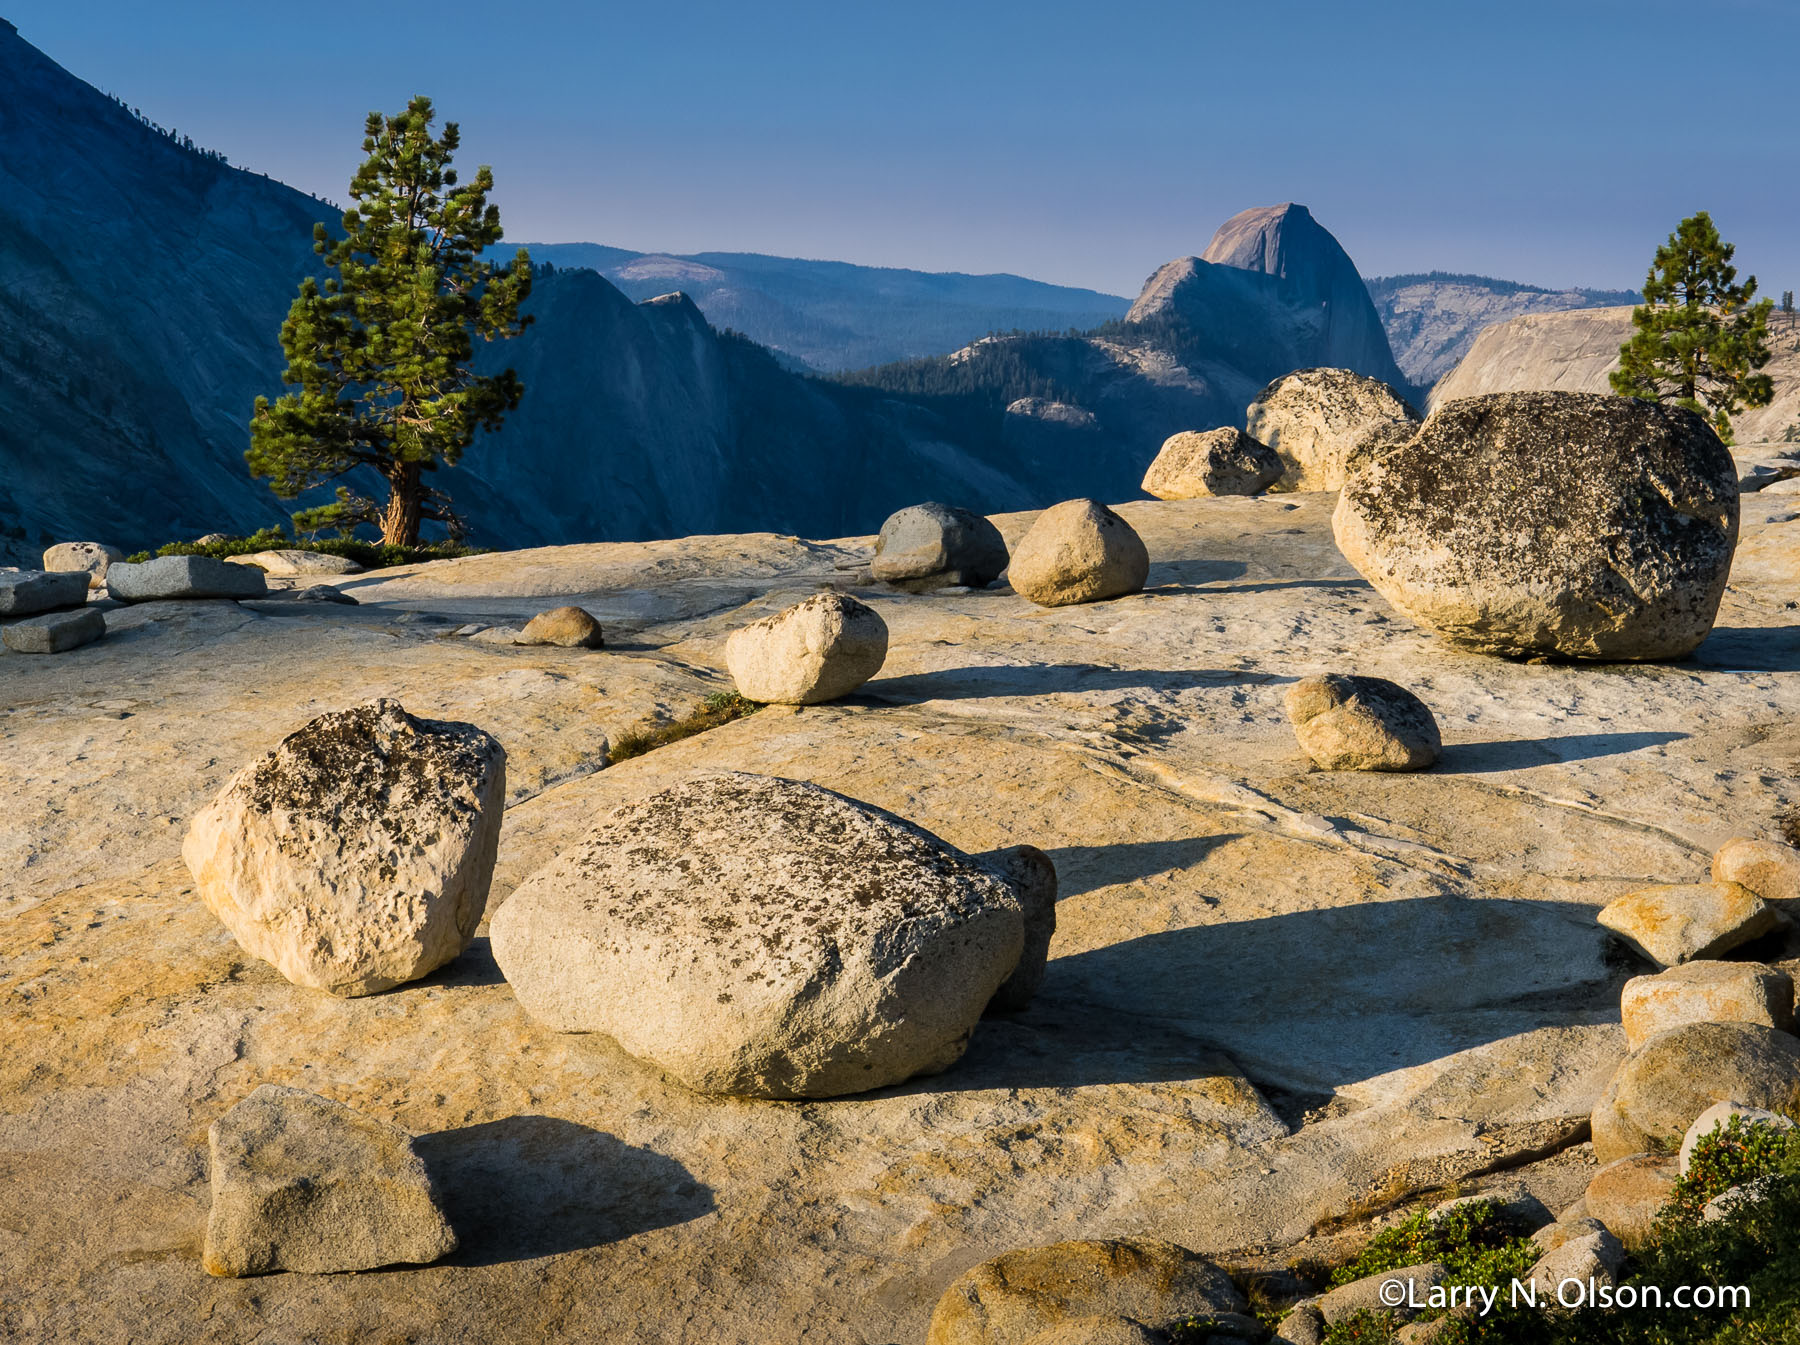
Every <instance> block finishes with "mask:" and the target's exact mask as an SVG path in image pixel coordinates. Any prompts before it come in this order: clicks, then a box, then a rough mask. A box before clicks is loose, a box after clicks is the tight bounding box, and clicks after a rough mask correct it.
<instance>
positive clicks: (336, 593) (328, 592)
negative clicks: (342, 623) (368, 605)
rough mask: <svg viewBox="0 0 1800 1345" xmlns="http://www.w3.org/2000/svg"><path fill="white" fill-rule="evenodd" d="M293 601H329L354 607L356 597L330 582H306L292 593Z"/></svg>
mask: <svg viewBox="0 0 1800 1345" xmlns="http://www.w3.org/2000/svg"><path fill="white" fill-rule="evenodd" d="M294 601H295V602H330V603H336V604H337V605H338V606H340V607H355V606H356V605H357V603H356V599H355V598H353V597H351V596H350V595H349V594H348V593H346V592H344V591H343V590H342V589H339V588H333V587H332V586H331V585H330V584H308V585H307V586H306V587H305V588H303V589H300V590H298V591H297V592H295V594H294Z"/></svg>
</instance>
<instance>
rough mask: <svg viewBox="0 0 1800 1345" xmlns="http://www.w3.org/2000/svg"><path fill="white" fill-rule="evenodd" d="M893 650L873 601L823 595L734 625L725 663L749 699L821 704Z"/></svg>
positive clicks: (866, 675) (851, 687)
mask: <svg viewBox="0 0 1800 1345" xmlns="http://www.w3.org/2000/svg"><path fill="white" fill-rule="evenodd" d="M887 649H888V628H887V622H885V621H883V620H882V619H881V616H880V614H879V613H877V612H876V611H875V610H874V609H873V608H872V607H870V606H869V605H868V604H867V603H863V602H859V601H858V600H857V599H855V598H852V597H850V596H849V595H848V594H844V593H820V594H816V595H814V596H813V597H810V598H807V599H806V600H805V601H804V602H798V603H795V604H794V605H793V606H792V607H789V608H786V609H784V610H782V611H780V612H777V613H776V614H775V615H774V616H769V617H764V618H763V619H762V620H760V621H753V622H751V623H750V624H749V625H748V626H742V627H740V628H739V629H737V630H735V631H733V632H732V633H731V638H730V639H729V640H727V641H726V642H725V666H726V667H727V668H729V669H730V671H731V680H732V681H734V682H736V683H737V689H738V691H739V692H740V693H741V694H742V695H744V696H746V697H747V698H749V699H750V700H753V701H763V702H765V703H770V704H780V705H820V704H823V703H824V702H826V701H834V700H837V699H838V698H839V697H840V696H848V695H849V694H850V693H851V692H852V691H855V690H856V689H857V688H858V687H859V686H861V685H862V684H863V683H864V682H866V681H868V680H869V679H870V678H871V677H873V676H874V675H875V674H876V673H878V672H880V671H881V665H882V663H883V662H885V661H886V659H887Z"/></svg>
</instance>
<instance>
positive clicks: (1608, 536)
mask: <svg viewBox="0 0 1800 1345" xmlns="http://www.w3.org/2000/svg"><path fill="white" fill-rule="evenodd" d="M1332 525H1333V529H1334V531H1335V532H1336V535H1337V544H1338V548H1339V549H1340V550H1341V551H1342V552H1343V553H1344V556H1345V558H1346V559H1347V560H1349V562H1350V563H1351V564H1352V565H1354V566H1355V567H1356V568H1357V569H1358V570H1359V571H1360V572H1361V573H1362V575H1363V577H1364V578H1366V579H1367V580H1368V581H1369V582H1370V583H1371V584H1373V585H1374V586H1375V587H1376V588H1377V589H1378V590H1379V591H1380V592H1381V595H1382V596H1383V597H1385V598H1386V599H1387V600H1388V601H1389V602H1391V603H1392V604H1393V605H1394V606H1395V607H1397V608H1399V609H1400V610H1401V611H1402V612H1404V613H1405V614H1406V615H1407V616H1409V617H1411V618H1413V620H1415V621H1417V622H1418V623H1419V624H1420V625H1422V626H1426V627H1428V628H1429V629H1431V630H1433V631H1435V632H1436V633H1437V634H1439V635H1442V636H1443V637H1445V638H1446V639H1448V640H1450V641H1452V642H1453V643H1455V644H1459V645H1462V646H1464V647H1466V648H1470V649H1475V650H1479V651H1482V652H1484V653H1492V654H1508V655H1515V656H1531V655H1552V656H1560V657H1566V658H1582V659H1622V660H1629V659H1674V658H1680V657H1682V656H1683V655H1685V654H1687V653H1689V652H1690V651H1691V650H1692V649H1693V648H1694V646H1695V645H1697V644H1699V643H1700V641H1702V640H1703V639H1705V638H1706V635H1707V633H1708V632H1709V631H1710V630H1711V629H1712V623H1713V618H1714V616H1715V615H1716V614H1717V612H1718V608H1719V600H1720V598H1721V597H1722V596H1723V595H1724V592H1725V580H1726V576H1727V575H1728V574H1729V573H1730V570H1731V556H1732V552H1733V550H1734V549H1735V547H1736V545H1737V529H1738V489H1737V472H1736V470H1735V469H1734V467H1733V465H1732V460H1731V454H1730V453H1729V452H1727V451H1726V448H1725V446H1724V444H1722V443H1720V442H1719V438H1718V436H1717V435H1716V434H1714V433H1713V431H1712V429H1711V428H1710V427H1709V426H1708V425H1707V424H1706V422H1705V421H1704V420H1703V419H1701V417H1700V416H1698V415H1696V414H1695V413H1694V412H1692V411H1686V410H1683V409H1682V408H1680V407H1676V406H1669V405H1664V404H1661V403H1657V402H1646V401H1638V400H1635V399H1632V398H1626V397H1603V396H1598V395H1596V394H1593V393H1575V392H1509V393H1495V394H1493V395H1491V396H1486V397H1471V398H1468V399H1466V400H1464V401H1460V402H1451V403H1449V404H1448V405H1446V406H1444V407H1442V408H1440V409H1439V410H1438V411H1436V412H1435V413H1434V414H1433V415H1432V417H1431V418H1430V419H1429V420H1427V421H1426V422H1425V424H1424V425H1423V426H1422V427H1420V430H1419V432H1418V434H1416V435H1415V436H1414V437H1413V438H1412V440H1411V441H1410V442H1409V443H1407V444H1405V445H1403V446H1401V447H1399V448H1396V449H1393V450H1392V451H1390V452H1388V453H1386V454H1384V455H1382V456H1380V457H1378V458H1376V459H1375V460H1374V461H1372V462H1370V463H1368V464H1367V465H1366V466H1364V467H1363V468H1362V469H1361V470H1360V471H1358V472H1357V473H1356V474H1355V475H1353V476H1352V477H1351V478H1350V479H1349V480H1348V481H1347V482H1346V484H1345V486H1344V492H1343V495H1342V497H1341V498H1340V499H1339V500H1338V506H1337V512H1336V514H1335V515H1334V517H1333V520H1332Z"/></svg>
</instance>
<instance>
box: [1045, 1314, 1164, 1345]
mask: <svg viewBox="0 0 1800 1345" xmlns="http://www.w3.org/2000/svg"><path fill="white" fill-rule="evenodd" d="M1167 1340H1168V1337H1167V1336H1165V1335H1164V1334H1163V1333H1162V1332H1161V1331H1153V1330H1151V1329H1150V1328H1149V1327H1147V1326H1145V1325H1144V1324H1143V1323H1142V1322H1134V1321H1132V1320H1131V1318H1129V1317H1112V1316H1093V1317H1073V1318H1070V1319H1069V1320H1068V1321H1066V1322H1064V1323H1062V1324H1061V1325H1060V1326H1053V1327H1051V1328H1049V1329H1048V1330H1047V1331H1040V1332H1038V1333H1037V1334H1036V1335H1035V1336H1033V1337H1032V1338H1031V1339H1030V1340H1029V1341H1027V1342H1026V1345H1164V1343H1165V1342H1166V1341H1167Z"/></svg>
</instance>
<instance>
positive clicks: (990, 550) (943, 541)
mask: <svg viewBox="0 0 1800 1345" xmlns="http://www.w3.org/2000/svg"><path fill="white" fill-rule="evenodd" d="M1006 562H1007V554H1006V539H1005V538H1003V537H1002V536H1001V535H1000V529H998V528H996V527H995V526H994V525H993V524H992V523H991V522H989V521H988V520H987V519H985V518H983V517H982V516H981V515H980V514H977V513H974V512H972V511H971V510H968V509H958V508H956V507H955V506H953V505H948V504H938V503H937V502H936V501H931V502H928V503H926V504H915V505H909V506H908V507H906V508H905V509H902V510H900V511H899V512H898V513H895V514H891V515H889V516H888V519H887V521H886V522H885V523H883V524H882V525H881V531H880V533H878V534H877V535H876V538H875V558H874V560H872V561H871V562H870V563H869V570H870V573H872V574H873V575H874V576H875V578H876V579H879V580H880V581H881V582H882V583H884V584H892V585H893V586H894V587H895V588H901V589H907V590H909V591H911V592H914V593H925V592H929V591H930V590H932V589H934V588H952V587H961V586H967V587H969V588H986V587H987V586H988V585H989V584H991V583H993V582H994V581H995V580H996V579H998V578H999V577H1000V576H1001V575H1002V574H1003V573H1005V571H1006Z"/></svg>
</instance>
